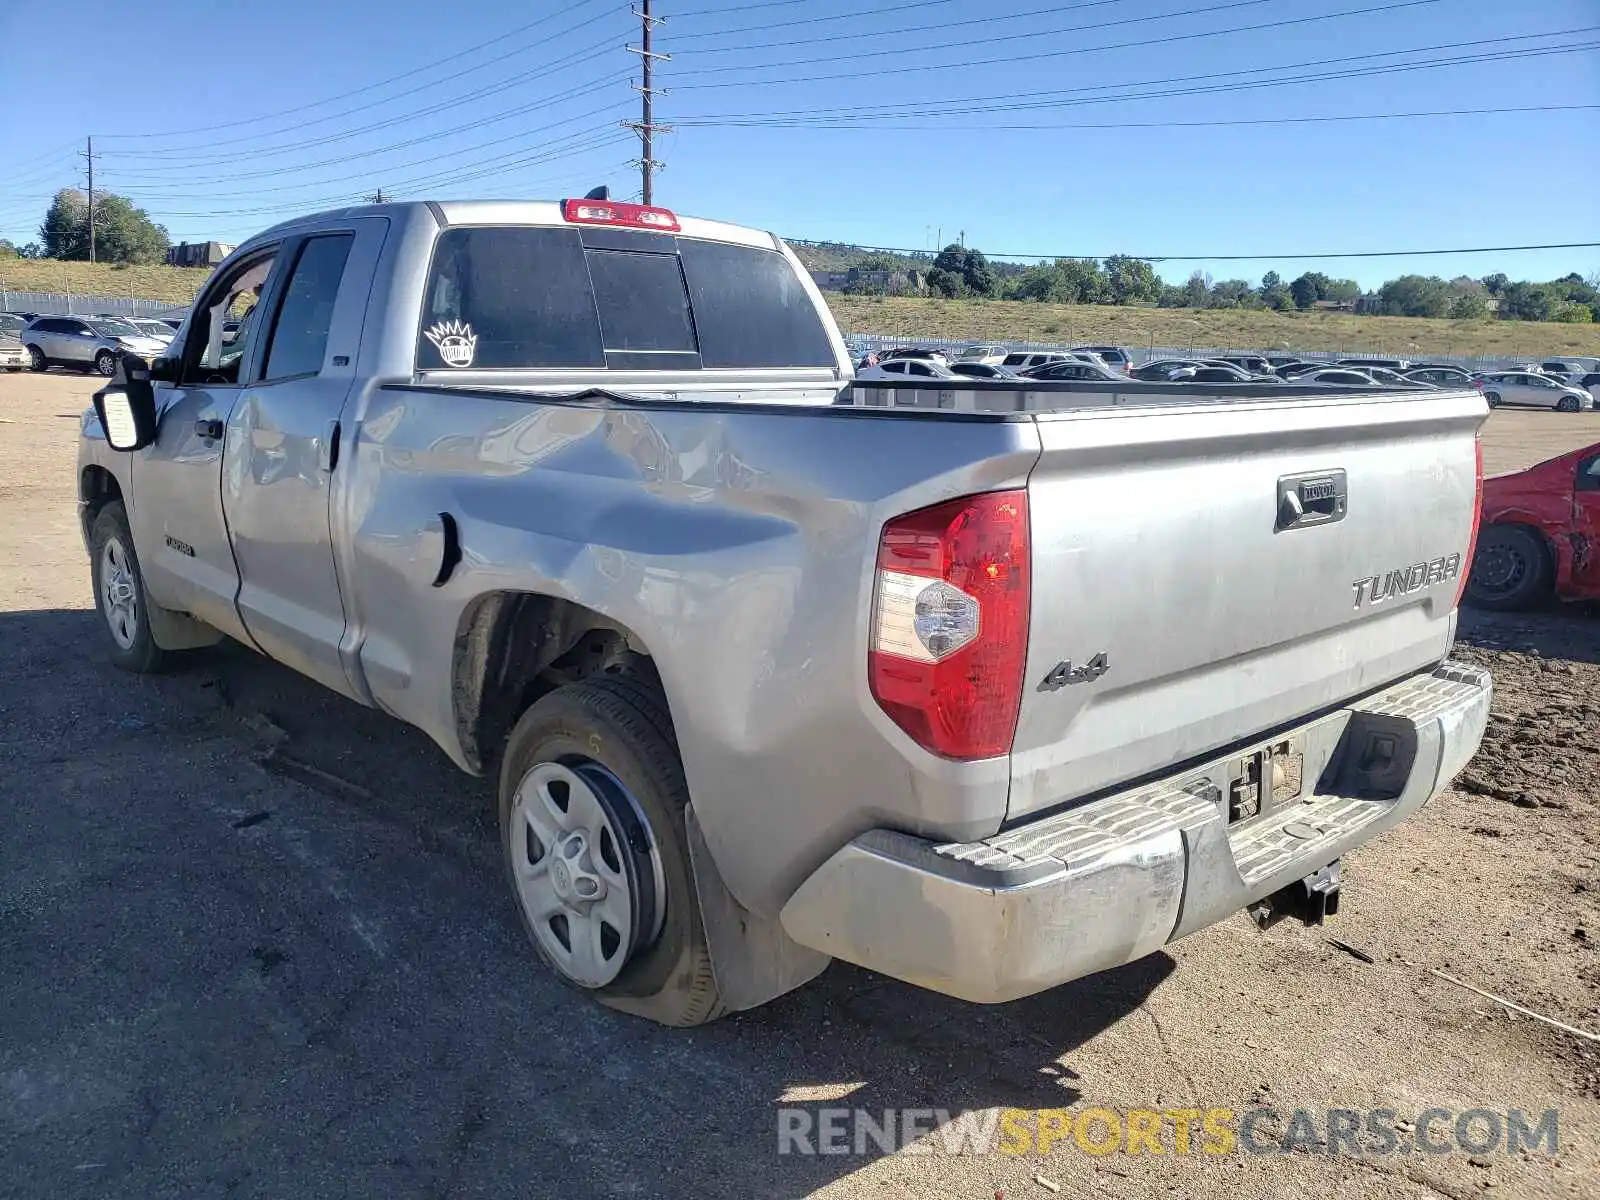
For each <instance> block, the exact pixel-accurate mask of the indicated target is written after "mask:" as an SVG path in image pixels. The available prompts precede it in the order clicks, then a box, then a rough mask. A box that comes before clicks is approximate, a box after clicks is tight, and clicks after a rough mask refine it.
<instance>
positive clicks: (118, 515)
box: [89, 500, 171, 675]
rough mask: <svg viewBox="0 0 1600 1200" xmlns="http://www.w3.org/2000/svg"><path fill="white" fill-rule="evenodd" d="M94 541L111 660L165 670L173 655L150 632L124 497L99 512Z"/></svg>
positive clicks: (142, 670)
mask: <svg viewBox="0 0 1600 1200" xmlns="http://www.w3.org/2000/svg"><path fill="white" fill-rule="evenodd" d="M89 546H90V554H91V556H92V557H91V560H90V569H91V571H92V572H93V575H94V600H95V607H96V608H97V609H98V610H99V612H100V621H101V628H103V629H104V630H105V631H106V633H107V634H108V635H109V637H110V639H111V661H112V662H114V663H116V664H117V666H119V667H121V668H122V669H123V670H124V671H132V672H134V673H135V674H138V675H146V674H151V673H153V672H156V671H160V670H163V669H164V668H166V667H167V666H168V665H169V664H170V662H171V656H170V655H169V654H168V653H167V652H166V651H165V650H163V649H161V647H160V646H157V645H156V643H155V639H154V638H153V637H152V636H151V634H150V601H149V598H148V597H147V596H146V594H145V589H144V575H143V574H142V573H141V572H140V570H139V556H138V554H136V553H135V552H134V549H133V534H132V533H131V532H130V531H129V529H128V514H127V512H126V511H125V510H124V509H123V507H122V502H121V501H119V500H113V501H112V502H111V503H109V504H107V505H106V506H105V507H104V508H102V509H101V510H100V515H99V516H97V517H95V519H94V526H93V528H92V529H91V531H90V536H89Z"/></svg>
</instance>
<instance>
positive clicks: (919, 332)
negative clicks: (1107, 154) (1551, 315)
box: [827, 295, 1600, 358]
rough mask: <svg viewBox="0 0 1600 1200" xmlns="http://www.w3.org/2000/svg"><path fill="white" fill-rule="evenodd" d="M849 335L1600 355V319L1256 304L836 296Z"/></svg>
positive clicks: (833, 303)
mask: <svg viewBox="0 0 1600 1200" xmlns="http://www.w3.org/2000/svg"><path fill="white" fill-rule="evenodd" d="M827 299H828V305H829V307H830V308H832V309H833V314H834V316H835V317H836V318H837V319H838V321H839V324H840V326H841V327H842V328H843V329H844V330H845V331H846V332H849V333H881V334H887V335H893V336H903V337H904V338H905V339H906V340H908V341H913V340H915V339H916V338H919V337H925V338H957V339H964V340H972V341H1029V342H1111V343H1115V344H1117V345H1121V346H1127V347H1128V348H1130V349H1135V350H1136V349H1139V348H1140V347H1148V346H1190V345H1193V346H1199V347H1218V346H1227V347H1231V348H1234V349H1238V350H1271V349H1286V350H1348V351H1352V352H1353V351H1368V352H1371V353H1382V354H1390V355H1395V356H1398V357H1409V358H1416V357H1418V356H1420V355H1427V354H1459V355H1493V356H1504V357H1508V358H1510V357H1530V358H1532V357H1538V356H1541V355H1549V354H1583V355H1600V325H1560V324H1555V323H1550V322H1544V323H1541V322H1533V321H1446V320H1433V319H1430V318H1425V317H1367V316H1361V317H1358V316H1354V315H1351V314H1348V313H1298V312H1297V313H1276V312H1255V311H1252V310H1248V309H1188V308H1116V307H1112V306H1110V305H1098V304H1087V305H1080V304H1034V303H1027V302H1022V301H1016V300H929V299H924V298H920V297H893V296H889V297H880V296H838V295H830V296H828V298H827Z"/></svg>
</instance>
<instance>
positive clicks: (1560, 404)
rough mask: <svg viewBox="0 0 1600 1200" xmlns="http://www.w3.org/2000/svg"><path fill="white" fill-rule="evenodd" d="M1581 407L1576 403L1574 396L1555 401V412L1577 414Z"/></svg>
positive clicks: (1576, 399)
mask: <svg viewBox="0 0 1600 1200" xmlns="http://www.w3.org/2000/svg"><path fill="white" fill-rule="evenodd" d="M1582 407H1583V405H1581V404H1579V403H1578V398H1577V397H1576V396H1563V397H1561V399H1559V400H1557V401H1556V411H1557V412H1577V411H1578V410H1579V409H1581V408H1582Z"/></svg>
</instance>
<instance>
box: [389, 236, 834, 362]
mask: <svg viewBox="0 0 1600 1200" xmlns="http://www.w3.org/2000/svg"><path fill="white" fill-rule="evenodd" d="M416 361H417V366H418V368H419V369H421V370H424V371H436V370H450V369H474V370H495V369H510V370H518V369H520V370H529V369H540V368H554V369H563V368H568V369H570V368H584V367H589V368H606V367H610V368H613V369H626V370H700V369H716V368H763V367H833V366H836V365H837V363H836V361H835V358H834V353H833V347H832V344H831V343H830V341H829V339H828V334H827V331H826V329H825V328H824V326H823V323H822V320H821V318H820V317H819V316H818V314H817V311H816V308H815V306H814V305H813V304H812V302H811V298H810V296H809V295H808V294H807V293H806V290H805V288H804V287H802V286H801V283H800V280H799V278H798V277H797V276H796V275H795V272H794V269H793V267H791V266H790V265H789V261H788V260H787V259H786V258H785V257H784V256H783V255H781V254H779V253H777V252H776V251H772V250H762V249H760V248H758V247H752V246H738V245H730V244H728V243H725V242H709V241H702V240H699V239H695V238H686V237H673V236H670V235H666V234H654V233H652V234H641V233H631V232H630V233H625V234H624V233H617V232H615V231H590V230H580V229H574V228H563V227H526V226H482V227H476V226H474V227H464V228H457V229H447V230H445V231H444V232H443V233H441V234H440V235H439V238H438V241H437V242H436V243H435V246H434V253H433V263H432V265H431V266H430V268H429V272H428V284H427V291H426V292H425V294H424V297H423V305H422V324H421V329H420V330H419V332H418V337H417V359H416Z"/></svg>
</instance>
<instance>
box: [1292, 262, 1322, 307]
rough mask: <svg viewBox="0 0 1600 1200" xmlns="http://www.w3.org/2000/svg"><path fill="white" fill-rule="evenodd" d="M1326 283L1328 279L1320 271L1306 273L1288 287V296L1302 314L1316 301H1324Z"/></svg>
mask: <svg viewBox="0 0 1600 1200" xmlns="http://www.w3.org/2000/svg"><path fill="white" fill-rule="evenodd" d="M1328 282H1329V280H1328V277H1327V276H1326V275H1324V274H1322V273H1321V272H1320V271H1307V272H1306V273H1305V274H1304V275H1302V276H1300V278H1298V279H1296V280H1295V281H1294V282H1293V283H1291V284H1290V285H1289V294H1290V295H1291V296H1292V297H1294V306H1295V307H1296V308H1298V309H1300V310H1301V311H1302V312H1304V311H1305V310H1306V309H1308V308H1310V307H1311V306H1312V305H1313V304H1315V303H1316V302H1317V301H1318V300H1322V299H1324V298H1325V297H1324V296H1323V291H1324V290H1325V289H1326V288H1327V286H1328Z"/></svg>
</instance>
